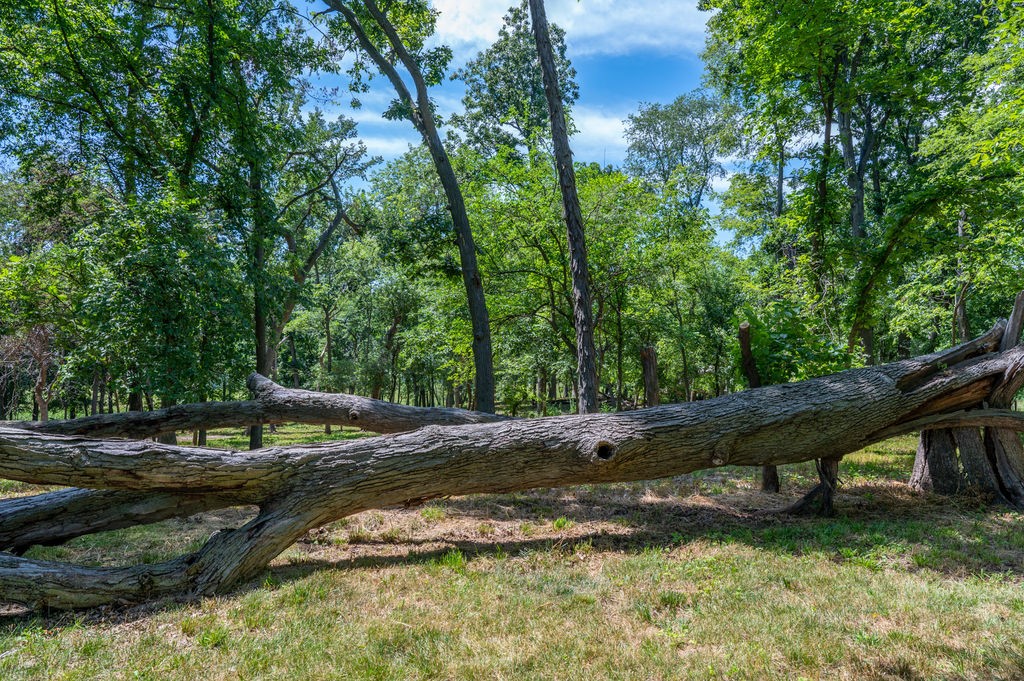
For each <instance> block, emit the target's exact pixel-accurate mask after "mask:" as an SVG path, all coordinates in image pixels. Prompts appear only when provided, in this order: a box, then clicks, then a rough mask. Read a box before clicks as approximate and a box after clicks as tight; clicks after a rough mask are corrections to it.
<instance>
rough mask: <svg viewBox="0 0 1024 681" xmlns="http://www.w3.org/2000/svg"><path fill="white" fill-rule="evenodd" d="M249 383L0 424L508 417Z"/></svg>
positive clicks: (103, 428) (385, 426)
mask: <svg viewBox="0 0 1024 681" xmlns="http://www.w3.org/2000/svg"><path fill="white" fill-rule="evenodd" d="M247 383H248V386H249V389H250V390H252V391H253V393H254V394H255V396H256V399H254V400H247V401H244V402H198V403H194V404H179V405H175V406H172V407H167V408H164V409H157V410H155V411H148V412H127V413H122V414H99V415H97V416H86V417H84V418H80V419H72V420H70V421H46V422H34V421H30V422H26V421H4V422H0V426H2V427H6V428H21V429H24V430H32V431H35V432H38V433H49V434H53V435H85V436H88V437H128V438H147V437H156V436H158V435H161V434H164V433H169V432H174V431H180V430H198V429H205V430H212V429H214V428H236V427H243V426H251V425H257V424H261V423H289V422H293V423H310V424H315V425H332V426H356V427H359V428H362V429H364V430H368V431H372V432H375V433H401V432H405V431H407V430H415V429H417V428H422V427H423V426H451V425H459V424H465V423H490V422H493V421H501V420H505V419H507V418H508V417H503V416H497V415H495V414H485V413H483V412H477V411H468V410H465V409H454V408H446V407H410V406H407V405H404V404H392V403H391V402H385V401H383V400H375V399H371V398H368V397H360V396H358V395H346V394H343V393H320V392H312V391H309V390H297V389H290V388H284V387H281V386H279V385H277V384H276V383H274V382H273V381H271V380H270V379H268V378H265V377H263V376H261V375H260V374H255V373H254V374H252V375H251V376H249V380H248V382H247Z"/></svg>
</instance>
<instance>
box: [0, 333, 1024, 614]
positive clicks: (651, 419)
mask: <svg viewBox="0 0 1024 681" xmlns="http://www.w3.org/2000/svg"><path fill="white" fill-rule="evenodd" d="M1017 316H1018V317H1019V316H1020V315H1017ZM1005 328H1006V327H1005V325H1004V324H1002V323H1001V324H1000V325H998V326H996V327H995V328H994V329H993V330H992V331H990V332H989V333H987V334H986V335H984V336H982V337H981V338H978V339H976V340H974V341H971V342H969V343H965V344H964V345H961V346H958V347H957V348H954V349H952V350H949V351H947V352H943V353H936V354H933V355H927V356H923V357H918V358H915V359H911V360H904V361H901V362H897V363H894V364H888V365H883V366H876V367H869V368H864V369H855V370H851V371H846V372H842V373H839V374H835V375H832V376H826V377H822V378H817V379H812V380H808V381H802V382H800V383H791V384H785V385H776V386H770V387H765V388H760V389H755V390H748V391H745V392H741V393H737V394H733V395H727V396H725V397H721V398H717V399H713V400H707V401H703V402H696V403H686V404H680V405H667V406H661V407H654V408H649V409H642V410H637V411H633V412H624V413H616V414H587V415H580V416H565V417H554V418H543V419H526V420H502V421H498V422H489V423H487V422H475V423H474V422H468V423H466V422H464V423H465V425H444V426H434V425H431V426H428V427H424V428H420V429H419V430H415V431H412V432H407V433H401V434H395V435H383V436H380V437H376V438H366V439H363V440H356V441H348V442H336V443H321V444H311V445H299V446H292V447H280V448H267V449H262V450H256V451H253V452H231V451H216V450H210V449H204V448H197V447H177V446H172V445H164V444H159V443H154V442H149V441H129V440H94V439H86V438H83V437H80V436H61V435H52V434H46V433H41V432H36V431H34V430H32V429H30V428H19V429H15V428H0V477H3V478H8V479H13V480H21V481H24V482H29V483H36V484H54V485H70V486H73V487H78V488H87V489H71V490H64V491H60V492H51V493H48V494H43V495H39V496H37V497H29V498H24V499H9V500H4V501H0V548H2V549H4V550H7V551H13V553H0V598H2V599H3V600H6V601H12V602H18V603H25V604H29V605H33V606H36V607H44V606H45V607H59V608H73V607H88V606H95V605H99V604H103V603H109V602H132V601H140V600H146V599H152V598H159V597H168V596H170V597H179V598H194V597H198V596H203V595H208V594H215V593H221V592H224V591H225V590H228V589H230V588H232V587H233V586H235V585H237V584H239V583H242V582H245V581H247V580H250V579H252V578H254V577H255V576H257V575H258V574H259V573H260V572H261V571H262V570H263V569H264V568H265V567H266V566H267V564H268V563H269V562H270V561H271V560H272V559H273V558H274V557H275V556H277V555H278V554H279V553H280V552H282V551H283V550H285V549H286V548H287V547H288V546H290V545H291V544H292V543H293V542H294V541H296V540H297V539H299V538H300V537H301V536H303V534H305V533H306V532H308V531H309V530H311V529H313V528H316V527H318V526H321V525H324V524H326V523H329V522H332V521H334V520H337V519H340V518H343V517H345V516H348V515H351V514H353V513H358V512H360V511H363V510H367V509H371V508H378V507H382V506H392V505H397V504H415V503H420V502H422V501H425V500H427V499H431V498H436V497H441V496H448V495H461V494H469V493H481V492H509V491H514V490H523V489H529V488H534V487H556V486H565V485H573V484H580V483H597V482H613V481H627V480H640V479H653V478H660V477H667V476H671V475H677V474H682V473H687V472H691V471H694V470H699V469H704V468H713V467H718V466H725V465H744V466H763V465H766V464H785V463H797V462H801V461H809V460H813V459H821V458H833V459H838V457H841V456H842V455H844V454H847V453H850V452H853V451H856V450H858V449H861V448H863V447H864V446H866V445H868V444H871V443H873V442H877V441H880V440H883V439H886V438H888V437H892V436H894V435H898V434H901V433H906V432H913V431H916V430H922V429H924V430H929V431H930V430H932V429H941V428H950V427H955V428H975V429H976V428H981V427H986V428H990V429H996V430H997V431H998V432H1000V433H1002V432H1011V431H1016V430H1021V429H1024V425H1022V424H1024V418H1022V417H1021V415H1019V414H1017V413H1015V412H1011V411H1007V410H1005V409H993V408H990V407H989V406H988V405H989V404H996V403H998V400H1000V399H1003V398H1004V397H1005V396H1006V395H1008V394H1012V393H1015V392H1016V390H1017V389H1018V388H1019V387H1020V385H1021V383H1022V381H1024V371H1021V369H1022V367H1024V347H1016V338H1017V336H1018V335H1019V327H1014V328H1012V329H1011V330H1010V332H1009V333H1007V334H1006V336H1007V337H1008V338H1010V339H1011V340H1010V341H1008V342H1007V345H1013V346H1014V347H1011V348H1008V349H1005V350H1001V349H1000V348H1001V343H1002V341H1003V338H1004V329H1005ZM263 388H264V389H266V390H269V391H270V392H272V393H273V392H275V391H283V392H279V393H278V397H280V398H281V399H280V400H279V402H280V404H279V405H278V407H277V408H280V409H285V408H286V407H287V409H289V410H296V411H287V414H288V415H289V416H295V415H298V414H299V413H300V412H301V410H302V409H303V408H306V407H309V405H310V404H312V403H313V402H315V401H316V400H328V401H330V400H340V401H342V402H344V401H345V400H346V399H356V400H361V399H362V398H350V397H349V396H323V395H319V394H317V393H306V392H305V391H290V390H285V389H283V388H278V387H273V386H272V384H270V385H267V384H263ZM272 401H273V400H267V403H270V402H272ZM256 402H258V400H257V401H256ZM238 404H239V405H242V406H243V407H244V408H252V407H251V403H245V402H243V403H238ZM359 404H360V405H361V406H359V407H357V408H353V407H350V406H340V407H338V410H337V411H336V412H335V413H334V414H333V416H331V419H334V422H335V423H346V422H351V418H352V416H353V414H355V415H356V417H357V418H356V421H357V422H361V423H364V424H365V423H368V417H369V416H370V415H371V414H372V413H373V409H375V408H380V409H384V408H385V407H384V406H383V405H386V404H387V403H380V402H379V401H364V402H360V403H359ZM245 405H249V406H245ZM335 406H338V405H335ZM391 407H394V408H397V409H408V408H402V407H397V405H391ZM265 408H266V406H265V405H264V406H263V407H259V408H258V410H257V411H258V413H257V414H256V415H255V416H250V417H249V418H260V419H263V418H266V414H267V413H268V412H265V411H259V409H265ZM448 412H452V413H448ZM284 413H285V412H283V411H282V412H278V414H279V415H280V416H281V417H282V418H284V416H283V414H284ZM421 413H422V412H421ZM442 413H443V414H444V415H445V417H446V418H447V417H453V416H454V417H460V418H461V417H466V418H469V419H470V421H472V419H477V420H478V421H479V420H487V419H490V418H494V417H492V416H485V417H482V418H478V417H474V416H467V415H466V413H465V412H459V410H445V411H444V412H442ZM307 416H308V413H307ZM317 418H318V419H319V420H317V421H316V422H318V423H323V422H325V420H326V417H324V416H323V415H322V414H320V415H319V416H317ZM79 421H85V419H81V420H79ZM419 422H420V424H426V423H429V418H427V417H426V416H425V417H424V418H422V419H420V421H419ZM75 423H77V422H66V423H65V425H64V427H65V428H71V427H72V425H73V424H75ZM94 432H95V431H94ZM1014 437H1016V435H1015V434H1014ZM1001 441H1002V440H998V441H997V440H994V439H992V438H989V439H986V440H985V441H984V443H985V446H988V445H989V443H998V442H1001ZM1018 442H1019V441H1018ZM988 454H989V456H990V458H988V459H986V460H987V461H990V464H989V470H990V473H991V474H992V476H993V477H994V479H995V480H996V483H997V485H998V487H999V489H1000V490H1001V497H1002V498H1003V499H1006V500H1008V501H1011V502H1015V500H1016V499H1024V482H1022V478H1021V477H1020V476H1016V477H1014V475H1013V473H1014V471H1024V456H1022V455H1021V454H1020V448H1017V449H1013V448H1012V446H1010V447H1005V446H1004V447H1003V449H1001V450H997V451H990V452H988ZM1014 457H1016V459H1014ZM1000 462H1002V463H1000ZM242 504H251V505H255V506H257V507H258V509H259V511H258V513H257V515H256V516H255V517H254V518H253V519H252V520H250V521H249V522H248V523H246V524H245V525H243V526H242V527H239V528H237V529H232V530H226V531H222V532H220V533H218V534H216V535H214V536H213V537H212V538H211V539H210V540H209V541H208V542H207V543H206V544H205V545H204V546H203V547H202V548H201V549H200V550H199V551H197V552H195V553H192V554H189V555H186V556H181V557H179V558H176V559H174V560H171V561H168V562H164V563H159V564H151V565H137V566H133V567H127V568H102V567H80V566H75V565H68V564H65V563H54V562H45V561H38V560H31V559H26V558H22V557H19V556H17V555H15V553H18V552H23V551H24V550H25V549H26V548H27V547H28V546H29V545H31V544H36V543H39V544H53V543H60V542H61V541H66V540H67V539H68V538H70V537H71V536H78V535H80V534H84V533H90V532H97V531H101V530H105V529H112V528H114V527H124V526H126V525H131V524H136V523H140V522H152V521H154V520H158V519H163V518H171V517H183V516H188V515H192V514H194V513H196V512H199V511H203V510H209V509H215V508H222V507H226V506H232V505H242Z"/></svg>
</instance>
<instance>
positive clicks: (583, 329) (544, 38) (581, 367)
mask: <svg viewBox="0 0 1024 681" xmlns="http://www.w3.org/2000/svg"><path fill="white" fill-rule="evenodd" d="M529 3H530V16H531V18H532V22H533V37H534V40H535V41H536V43H537V56H538V57H539V59H540V67H541V72H542V74H543V77H544V95H545V97H546V98H547V100H548V113H549V114H550V116H551V141H552V143H553V145H554V148H555V164H556V165H557V166H558V185H559V187H560V188H561V191H562V208H563V210H564V212H565V226H566V230H567V232H568V240H569V271H570V272H571V274H572V309H573V321H574V324H575V326H576V360H577V362H576V364H577V374H578V381H579V412H580V413H581V414H592V413H594V412H596V411H597V406H598V405H597V352H596V351H595V349H594V323H593V312H592V311H591V309H590V281H589V279H590V275H589V273H588V271H587V242H586V237H585V236H584V232H583V213H582V211H581V210H580V200H579V196H578V195H577V194H576V169H575V168H574V167H573V164H572V149H571V148H570V147H569V133H568V130H567V128H566V124H565V111H564V109H563V107H562V91H561V89H560V88H559V86H558V71H557V70H556V69H555V57H554V51H553V50H552V48H551V34H550V32H549V30H548V18H547V14H546V13H545V11H544V0H529Z"/></svg>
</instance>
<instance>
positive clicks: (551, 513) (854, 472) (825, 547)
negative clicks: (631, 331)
mask: <svg viewBox="0 0 1024 681" xmlns="http://www.w3.org/2000/svg"><path fill="white" fill-rule="evenodd" d="M316 435H317V432H316V431H315V430H314V429H311V428H299V427H288V428H283V429H281V430H280V431H279V433H278V434H277V435H275V436H270V437H268V444H270V443H272V442H278V443H287V442H294V441H298V440H306V439H309V438H310V437H313V436H316ZM354 435H355V434H354V433H351V432H349V431H346V432H344V433H335V434H334V435H333V436H332V437H352V436H354ZM240 437H241V436H240V435H238V434H237V433H233V434H232V433H216V434H214V435H213V436H212V438H211V441H210V444H211V445H218V446H242V445H243V444H244V443H243V441H242V440H241V439H240ZM271 437H273V438H276V439H275V440H271V439H270V438H271ZM321 437H322V435H321ZM914 446H915V440H914V439H913V438H909V437H908V438H901V439H898V440H893V441H890V442H888V443H885V444H882V445H877V446H875V447H872V448H870V449H869V450H865V451H863V452H860V453H858V454H855V455H852V456H849V457H847V458H846V459H845V460H844V462H843V465H842V468H841V471H840V475H841V476H842V483H843V484H842V487H841V490H840V494H839V497H838V508H839V514H840V515H839V517H838V518H834V519H796V518H788V517H786V518H782V517H776V516H770V515H764V514H758V513H757V511H758V510H760V509H766V508H773V507H777V506H781V505H782V504H784V503H785V502H786V501H789V500H791V499H793V498H795V497H796V495H797V494H798V493H799V492H800V491H802V490H806V489H807V488H809V487H810V485H811V483H812V479H811V476H812V473H813V467H812V466H811V465H809V464H808V465H805V466H794V467H787V468H784V469H783V470H782V477H783V486H784V490H785V492H786V493H785V494H783V495H782V496H781V497H777V496H769V495H765V494H762V493H760V492H759V491H757V489H756V485H755V474H756V471H751V470H749V469H747V470H741V469H722V470H716V471H706V472H701V473H698V474H694V475H688V476H682V477H679V478H674V479H671V480H663V481H657V482H651V483H636V484H620V485H600V486H586V487H579V488H572V489H564V490H537V491H533V492H526V493H521V494H512V495H500V496H496V495H488V496H474V497H464V498H453V499H447V500H444V501H440V502H435V503H431V504H429V505H427V506H423V507H420V508H416V509H403V510H382V511H371V512H367V513H363V514H360V515H358V516H353V517H351V518H348V519H346V520H344V521H342V522H338V523H335V524H334V525H331V526H328V527H326V528H323V529H321V530H318V531H316V532H314V533H311V534H310V535H308V536H307V537H305V538H304V539H303V540H302V541H301V542H299V543H298V544H296V545H295V546H293V547H292V548H291V549H289V550H288V551H287V552H286V553H285V554H283V555H282V556H281V557H280V558H279V559H278V560H277V561H275V563H274V564H273V566H272V568H271V569H270V570H269V571H268V572H267V573H266V574H265V575H264V576H263V577H262V578H261V579H260V580H259V582H258V583H253V584H250V585H247V586H245V587H244V588H241V589H239V590H238V591H236V592H234V593H232V594H229V595H226V596H223V597H220V598H215V599H208V600H205V601H202V602H198V603H192V604H178V603H166V602H165V603H156V604H148V605H145V606H142V607H138V608H133V609H100V610H92V611H86V612H80V613H73V614H57V613H55V614H49V615H39V614H33V613H26V612H24V611H21V610H18V609H17V608H14V607H8V608H7V609H5V610H4V609H0V678H2V679H5V680H7V679H37V678H53V679H86V678H99V679H161V680H164V679H189V680H191V679H364V678H365V679H604V678H610V679H675V678H736V679H743V678H751V679H762V678H787V679H789V678H793V679H795V678H809V679H817V678H827V679H835V678H839V679H842V678H847V679H999V678H1002V679H1022V678H1024V523H1022V520H1024V518H1022V515H1021V514H1019V513H1012V512H1008V511H1006V510H1005V509H984V508H983V507H982V506H981V505H980V504H979V503H978V502H977V500H972V499H970V498H961V499H956V500H949V499H942V498H938V497H932V496H927V495H917V494H912V493H911V492H909V491H908V490H907V488H906V486H905V485H904V484H902V481H903V480H906V479H907V477H908V475H909V469H910V467H911V464H912V462H913V451H914ZM39 489H40V488H33V487H30V486H27V485H21V484H18V483H8V482H0V494H2V495H6V496H10V495H16V494H27V493H34V492H37V491H39ZM247 514H248V511H247V510H246V509H231V510H228V511H224V512H220V513H213V514H210V515H208V516H205V517H199V518H193V519H188V520H180V521H172V522H166V523H161V524H159V525H155V526H151V527H146V528H133V529H130V530H125V531H119V532H112V533H108V534H106V535H98V536H95V537H89V538H82V539H79V540H76V541H74V542H72V543H71V544H69V545H67V546H64V547H59V548H48V549H34V550H33V551H32V552H30V554H29V555H31V556H34V557H37V558H49V559H60V560H72V561H77V562H83V563H105V564H127V563H133V562H140V561H157V560H162V559H164V558H166V557H169V556H171V555H174V554H177V553H180V552H182V551H186V550H191V549H194V548H195V547H197V546H199V545H200V544H201V543H202V542H203V541H205V539H206V538H207V537H208V536H209V535H210V533H212V532H213V531H215V530H216V529H218V528H220V527H227V526H236V525H237V524H238V523H240V522H244V519H245V517H246V516H247ZM0 607H2V606H0Z"/></svg>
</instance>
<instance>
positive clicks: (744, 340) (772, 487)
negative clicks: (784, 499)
mask: <svg viewBox="0 0 1024 681" xmlns="http://www.w3.org/2000/svg"><path fill="white" fill-rule="evenodd" d="M738 337H739V341H740V362H741V364H742V366H743V375H744V376H745V377H746V379H747V386H748V387H749V388H751V389H753V388H760V387H761V372H759V371H758V370H757V361H756V360H755V359H754V350H753V347H752V346H751V343H750V323H749V322H743V323H742V324H740V330H739V334H738ZM781 489H782V485H781V483H780V481H779V469H778V467H777V466H775V465H772V464H768V465H766V466H761V490H762V491H764V492H771V493H773V494H777V493H778V492H779V491H780V490H781Z"/></svg>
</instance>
